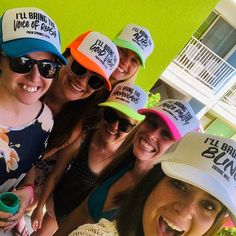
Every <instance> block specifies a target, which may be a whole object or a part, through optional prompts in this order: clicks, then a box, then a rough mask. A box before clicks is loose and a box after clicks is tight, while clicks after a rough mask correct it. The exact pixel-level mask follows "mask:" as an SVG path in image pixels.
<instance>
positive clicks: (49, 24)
mask: <svg viewBox="0 0 236 236" xmlns="http://www.w3.org/2000/svg"><path fill="white" fill-rule="evenodd" d="M19 39H41V40H43V41H45V42H48V43H49V44H51V45H53V46H54V47H56V49H57V50H58V51H59V52H60V51H61V46H60V36H59V32H58V29H57V26H56V24H55V23H54V21H53V20H52V19H51V18H50V17H49V16H48V15H47V14H46V13H44V12H43V11H41V10H39V9H37V8H33V7H32V8H15V9H10V10H8V11H6V12H5V13H4V15H3V17H2V43H6V42H9V41H12V40H19Z"/></svg>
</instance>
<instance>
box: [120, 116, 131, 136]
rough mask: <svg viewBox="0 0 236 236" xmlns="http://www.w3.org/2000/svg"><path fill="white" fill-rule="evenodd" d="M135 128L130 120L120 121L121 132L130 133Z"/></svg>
mask: <svg viewBox="0 0 236 236" xmlns="http://www.w3.org/2000/svg"><path fill="white" fill-rule="evenodd" d="M133 127H134V125H132V124H131V123H130V122H129V121H128V120H126V119H120V120H119V129H120V131H122V132H124V133H128V132H129V131H130V130H131V129H132V128H133Z"/></svg>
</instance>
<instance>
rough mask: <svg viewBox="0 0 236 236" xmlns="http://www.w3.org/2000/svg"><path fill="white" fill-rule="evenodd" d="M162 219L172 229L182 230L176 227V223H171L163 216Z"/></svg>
mask: <svg viewBox="0 0 236 236" xmlns="http://www.w3.org/2000/svg"><path fill="white" fill-rule="evenodd" d="M163 220H164V221H165V222H166V224H167V225H168V226H169V227H170V228H172V229H173V230H176V231H178V232H182V230H181V229H180V228H179V227H177V226H176V225H174V224H173V223H171V222H170V221H168V220H167V219H165V218H163Z"/></svg>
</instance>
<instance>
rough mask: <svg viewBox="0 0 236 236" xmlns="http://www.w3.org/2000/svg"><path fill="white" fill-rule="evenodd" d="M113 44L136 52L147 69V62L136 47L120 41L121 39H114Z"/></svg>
mask: <svg viewBox="0 0 236 236" xmlns="http://www.w3.org/2000/svg"><path fill="white" fill-rule="evenodd" d="M113 43H114V44H115V45H116V46H118V47H122V48H127V49H130V50H132V51H134V52H135V53H137V55H138V56H139V58H140V60H141V63H142V66H143V68H145V60H144V58H143V55H142V52H140V50H138V48H136V47H134V46H133V45H132V44H131V43H129V42H127V41H125V40H123V39H119V38H116V39H114V40H113Z"/></svg>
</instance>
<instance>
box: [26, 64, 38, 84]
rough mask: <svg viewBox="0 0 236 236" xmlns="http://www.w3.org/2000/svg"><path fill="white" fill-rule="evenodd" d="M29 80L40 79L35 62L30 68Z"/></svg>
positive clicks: (35, 80) (36, 80)
mask: <svg viewBox="0 0 236 236" xmlns="http://www.w3.org/2000/svg"><path fill="white" fill-rule="evenodd" d="M29 80H30V81H33V82H38V81H39V80H41V75H40V73H39V70H38V66H37V65H36V64H35V65H34V66H33V68H32V70H31V71H30V73H29Z"/></svg>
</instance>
